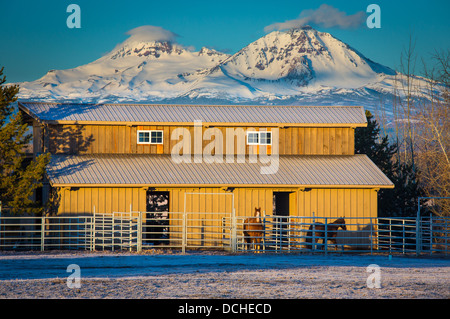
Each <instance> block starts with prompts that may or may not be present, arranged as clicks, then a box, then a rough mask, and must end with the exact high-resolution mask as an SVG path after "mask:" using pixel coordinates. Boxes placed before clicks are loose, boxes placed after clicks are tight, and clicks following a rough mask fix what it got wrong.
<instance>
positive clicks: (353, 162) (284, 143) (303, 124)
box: [19, 102, 394, 244]
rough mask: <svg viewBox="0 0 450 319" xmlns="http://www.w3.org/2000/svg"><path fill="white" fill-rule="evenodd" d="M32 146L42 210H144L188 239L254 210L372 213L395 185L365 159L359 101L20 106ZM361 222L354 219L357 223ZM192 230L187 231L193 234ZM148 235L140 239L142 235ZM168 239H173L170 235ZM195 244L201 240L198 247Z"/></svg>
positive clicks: (302, 214) (357, 215)
mask: <svg viewBox="0 0 450 319" xmlns="http://www.w3.org/2000/svg"><path fill="white" fill-rule="evenodd" d="M19 110H20V111H21V112H22V113H23V117H24V119H25V120H26V121H27V122H28V123H30V124H31V125H32V126H33V152H34V154H39V153H42V152H50V153H51V154H52V158H51V163H50V164H49V166H48V169H47V180H46V183H45V185H44V187H43V190H42V194H41V195H38V196H42V198H43V200H44V201H50V203H51V206H50V207H51V208H50V210H49V214H53V215H86V214H94V213H95V214H110V213H113V212H128V211H131V212H133V213H134V212H144V214H143V215H142V216H143V219H144V221H143V224H144V225H146V219H148V223H147V227H150V226H151V225H154V218H155V217H158V218H163V219H166V220H167V222H166V223H167V225H171V226H173V227H175V226H177V225H181V224H182V223H184V224H185V225H191V226H192V227H193V228H192V229H193V234H192V238H196V240H198V241H200V242H201V241H202V239H204V238H206V237H207V236H206V235H205V234H207V233H208V229H209V228H212V227H222V228H221V229H222V230H221V231H214V233H215V234H214V236H212V237H214V238H215V240H216V241H215V242H217V240H218V238H221V237H223V236H224V235H223V234H220V232H223V225H224V224H226V223H227V221H228V220H231V219H232V218H237V219H239V218H243V217H245V216H250V215H252V214H253V211H254V209H255V207H261V212H262V215H263V216H278V217H280V218H281V217H282V218H288V217H302V218H303V217H304V218H308V217H314V218H330V219H332V218H335V217H338V216H345V218H351V219H352V224H354V225H355V227H356V225H360V224H361V225H362V224H364V221H363V220H367V218H376V217H377V192H378V190H379V189H381V188H393V187H394V185H393V183H392V182H391V181H390V180H389V179H388V178H387V177H386V176H385V175H384V174H383V173H382V172H381V171H380V169H379V168H378V167H377V166H376V165H375V164H374V163H373V162H372V161H371V160H370V159H369V158H368V157H367V156H366V155H363V154H355V150H354V138H355V136H354V133H355V128H357V127H365V126H367V119H366V117H365V113H364V109H363V107H360V106H267V105H265V106H243V105H224V106H221V105H158V104H88V103H83V104H80V103H43V102H19ZM359 219H361V220H359ZM194 229H197V230H194ZM150 237H151V236H150V235H149V238H150ZM173 237H174V236H173ZM202 244H203V242H202Z"/></svg>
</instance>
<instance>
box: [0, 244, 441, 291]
mask: <svg viewBox="0 0 450 319" xmlns="http://www.w3.org/2000/svg"><path fill="white" fill-rule="evenodd" d="M71 264H76V265H78V266H79V267H80V271H81V282H80V283H81V287H80V288H69V287H68V286H67V277H68V276H69V275H71V273H69V272H67V267H68V266H69V265H71ZM371 264H376V265H378V266H379V267H380V282H381V288H379V289H376V288H372V289H371V288H368V287H367V283H366V282H367V278H368V276H370V275H371V273H368V272H367V266H369V265H371ZM449 287H450V259H448V258H447V259H445V258H424V257H421V258H412V257H402V256H394V257H393V258H392V259H389V258H388V257H387V256H385V255H383V256H381V255H379V256H370V255H329V256H324V255H310V254H307V255H306V254H228V253H212V252H209V253H188V254H186V255H182V254H179V253H170V252H164V253H160V252H159V253H157V252H155V251H151V252H146V253H142V254H137V253H123V252H122V253H117V252H114V253H112V252H102V253H98V252H97V253H90V252H75V253H67V252H56V253H55V252H53V253H51V252H50V253H49V252H46V253H12V254H11V253H3V254H1V253H0V298H151V299H154V298H224V299H229V298H246V299H248V298H250V299H252V298H269V299H273V298H283V299H291V298H444V299H448V298H450V288H449Z"/></svg>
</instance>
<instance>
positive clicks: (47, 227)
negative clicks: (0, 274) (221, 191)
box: [0, 212, 450, 254]
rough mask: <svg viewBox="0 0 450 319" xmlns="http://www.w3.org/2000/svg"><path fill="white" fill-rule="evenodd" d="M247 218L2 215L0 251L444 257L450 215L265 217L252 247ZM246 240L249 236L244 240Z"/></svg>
mask: <svg viewBox="0 0 450 319" xmlns="http://www.w3.org/2000/svg"><path fill="white" fill-rule="evenodd" d="M245 219H246V217H238V218H237V217H235V216H234V214H223V213H218V212H214V213H206V214H198V213H195V212H177V213H173V212H170V213H168V214H167V215H166V216H164V215H158V214H156V213H155V212H127V213H118V212H116V213H112V214H94V215H90V216H56V217H32V216H20V217H19V216H11V217H7V216H1V217H0V250H50V249H78V250H80V249H81V250H137V251H140V250H141V249H148V248H173V249H181V250H182V251H185V250H186V249H204V248H207V249H221V250H229V251H233V252H234V251H238V252H244V251H246V252H320V253H325V254H328V253H334V252H338V253H345V252H355V251H356V252H365V253H367V252H369V253H373V252H386V253H403V254H413V253H416V254H436V253H438V254H447V253H448V252H449V247H450V236H449V226H450V223H449V220H450V219H449V218H443V217H436V216H427V217H425V216H422V218H421V219H420V221H418V220H416V219H414V218H345V229H342V227H336V224H333V221H335V220H336V218H330V217H328V218H321V217H304V216H303V217H302V216H263V217H261V224H262V226H263V230H262V233H261V236H259V235H258V234H257V235H254V236H253V237H254V238H257V239H260V243H258V244H257V245H254V244H252V243H247V242H246V240H245V239H246V238H245V236H244V232H243V230H244V220H245ZM247 239H249V238H247Z"/></svg>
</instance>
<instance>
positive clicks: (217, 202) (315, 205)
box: [58, 187, 377, 224]
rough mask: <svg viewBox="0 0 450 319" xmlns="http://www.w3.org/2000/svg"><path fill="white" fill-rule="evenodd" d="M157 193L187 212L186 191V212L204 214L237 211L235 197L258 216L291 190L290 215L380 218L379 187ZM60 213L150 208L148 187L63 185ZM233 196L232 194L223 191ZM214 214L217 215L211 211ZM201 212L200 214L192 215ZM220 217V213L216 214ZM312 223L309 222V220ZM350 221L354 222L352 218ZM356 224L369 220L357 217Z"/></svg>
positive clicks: (244, 210) (241, 210)
mask: <svg viewBox="0 0 450 319" xmlns="http://www.w3.org/2000/svg"><path fill="white" fill-rule="evenodd" d="M156 191H169V192H170V202H169V209H170V211H171V212H184V209H185V193H197V194H195V195H192V194H187V195H186V212H188V213H198V216H200V215H202V216H206V217H208V218H213V217H212V216H218V215H220V214H218V213H223V215H224V216H225V215H226V214H227V213H230V212H231V208H232V205H231V203H232V196H231V195H230V194H234V206H235V209H236V216H238V217H239V216H241V217H244V216H252V215H253V212H254V209H255V207H261V212H262V214H263V215H272V211H273V192H275V191H286V192H289V193H290V196H289V206H290V207H289V208H290V212H289V213H290V216H313V214H314V216H316V217H318V218H320V217H330V218H334V217H340V216H343V217H358V218H361V217H364V218H367V217H377V192H376V191H375V190H374V189H322V188H317V189H316V188H314V189H310V190H299V189H296V188H279V189H275V188H274V189H272V188H236V189H234V191H233V192H228V191H225V190H224V189H222V188H158V189H156ZM58 194H59V207H58V214H64V215H65V214H86V213H87V214H92V212H93V207H94V206H95V210H96V212H97V213H111V212H129V211H130V204H131V208H132V210H133V211H141V212H145V210H146V194H147V191H146V190H145V189H144V188H138V187H136V188H133V187H80V188H72V189H68V188H63V189H58ZM218 194H228V195H218ZM208 213H212V214H211V215H208ZM191 216H195V214H191ZM214 218H215V217H214ZM305 222H308V221H305ZM349 223H350V222H349ZM351 223H354V224H356V223H359V224H362V223H364V220H357V219H356V220H352V222H351Z"/></svg>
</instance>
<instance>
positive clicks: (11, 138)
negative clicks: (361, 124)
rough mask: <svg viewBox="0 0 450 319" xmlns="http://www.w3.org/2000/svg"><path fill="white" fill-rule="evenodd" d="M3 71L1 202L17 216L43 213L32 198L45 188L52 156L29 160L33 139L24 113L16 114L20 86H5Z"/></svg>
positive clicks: (0, 71)
mask: <svg viewBox="0 0 450 319" xmlns="http://www.w3.org/2000/svg"><path fill="white" fill-rule="evenodd" d="M3 69H4V68H3V67H2V68H1V69H0V201H1V202H2V205H3V206H6V207H8V208H10V210H11V212H12V213H14V214H19V213H25V212H28V213H34V214H39V213H42V210H43V208H42V204H40V203H36V202H34V201H33V200H32V199H31V198H32V196H33V192H34V191H35V190H36V188H38V187H41V186H42V179H43V177H44V173H45V166H46V165H47V164H48V162H49V160H50V154H41V155H39V156H37V157H36V158H35V159H33V160H31V162H30V163H28V162H27V161H25V151H24V150H25V148H26V146H27V145H28V144H29V143H30V141H31V139H32V136H31V134H27V129H28V125H27V124H26V123H23V120H22V115H21V113H20V112H14V111H15V107H14V102H16V101H17V94H18V93H19V86H18V85H3V84H4V83H5V82H6V77H5V76H3Z"/></svg>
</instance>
